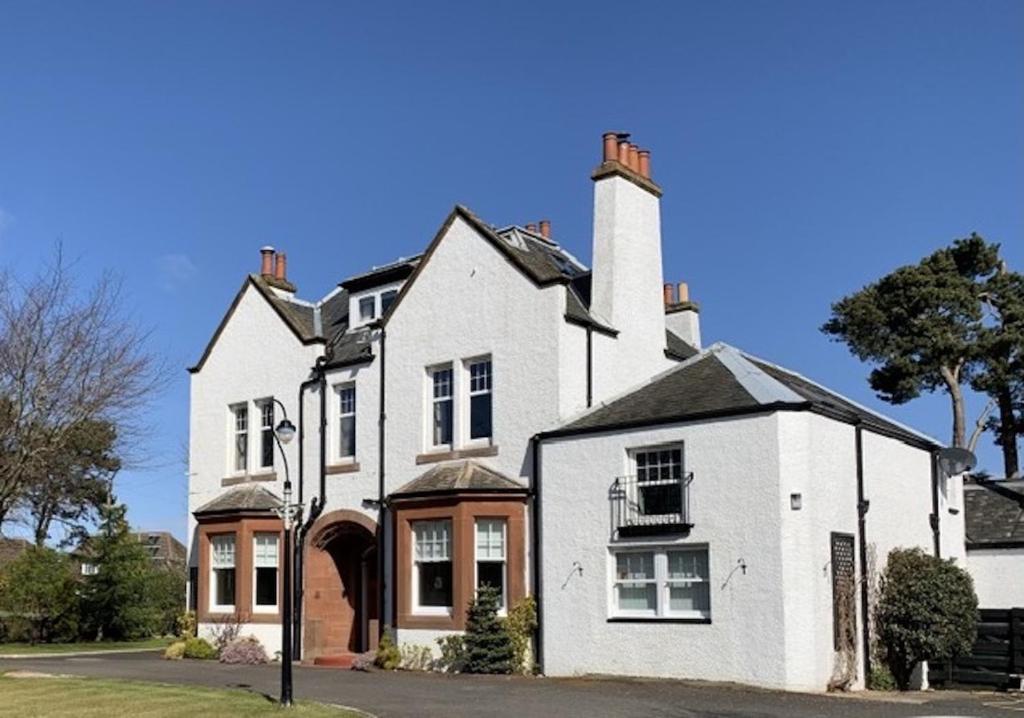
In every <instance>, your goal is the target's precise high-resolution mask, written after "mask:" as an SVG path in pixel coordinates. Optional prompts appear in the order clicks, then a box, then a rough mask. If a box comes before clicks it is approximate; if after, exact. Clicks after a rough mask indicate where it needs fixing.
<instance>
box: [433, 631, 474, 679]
mask: <svg viewBox="0 0 1024 718" xmlns="http://www.w3.org/2000/svg"><path fill="white" fill-rule="evenodd" d="M437 645H438V646H440V647H441V657H440V658H439V659H437V661H436V662H435V664H436V666H437V668H438V669H439V670H442V671H446V672H448V673H461V672H462V667H463V665H464V664H465V662H466V645H465V642H464V641H463V640H462V636H461V635H459V634H454V635H451V636H443V637H441V638H438V639H437Z"/></svg>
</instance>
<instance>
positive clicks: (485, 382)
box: [469, 359, 492, 440]
mask: <svg viewBox="0 0 1024 718" xmlns="http://www.w3.org/2000/svg"><path fill="white" fill-rule="evenodd" d="M491 378H492V370H491V360H490V359H484V360H480V361H473V362H470V364H469V438H470V439H471V440H472V439H490V438H491V434H492V428H491V411H492V402H491Z"/></svg>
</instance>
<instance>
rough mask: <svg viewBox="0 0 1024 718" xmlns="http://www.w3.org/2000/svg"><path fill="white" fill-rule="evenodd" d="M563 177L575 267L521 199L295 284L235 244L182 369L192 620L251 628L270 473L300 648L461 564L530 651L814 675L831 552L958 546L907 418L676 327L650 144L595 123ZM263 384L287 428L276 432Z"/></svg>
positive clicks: (833, 647) (830, 620) (400, 609)
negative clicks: (290, 491) (345, 270)
mask: <svg viewBox="0 0 1024 718" xmlns="http://www.w3.org/2000/svg"><path fill="white" fill-rule="evenodd" d="M592 179H593V181H594V187H595V192H594V235H593V268H592V269H588V268H587V267H586V266H585V265H584V264H583V263H582V262H580V261H579V260H577V259H576V258H575V257H573V256H572V255H570V254H569V253H568V252H566V251H565V250H564V249H562V248H561V247H560V246H559V245H558V244H557V243H556V242H555V241H554V240H553V238H552V233H551V225H550V222H546V221H545V222H541V223H540V224H539V226H537V225H532V224H530V225H527V226H525V227H521V226H508V227H504V228H498V227H493V226H491V225H488V224H486V223H485V222H483V221H481V220H480V219H478V218H477V217H475V216H474V215H473V214H472V213H471V212H470V211H469V210H467V209H465V208H463V207H456V208H455V209H454V210H453V211H452V212H451V214H450V215H449V216H448V218H447V220H446V221H445V222H444V224H443V225H442V227H441V228H440V230H439V231H438V232H437V234H436V236H435V237H434V239H433V241H431V242H430V244H429V245H428V246H427V247H426V249H425V251H424V252H423V254H422V255H418V256H416V257H411V258H403V259H400V260H398V261H396V262H393V263H391V264H388V265H385V266H382V267H376V268H373V269H372V270H371V271H368V272H363V273H359V274H352V275H350V276H349V278H347V279H345V280H344V281H342V282H341V283H340V284H339V286H338V287H337V288H335V289H334V290H333V291H331V292H330V293H328V294H327V295H326V296H324V297H323V298H322V299H320V300H318V301H312V302H307V301H303V300H300V299H298V298H296V296H295V287H294V286H292V285H291V284H290V282H289V281H288V279H287V267H286V264H285V258H284V255H283V254H276V253H275V252H274V251H273V250H272V249H270V248H264V250H262V251H263V261H262V266H261V268H260V272H259V273H258V274H254V275H251V276H249V277H247V278H246V280H245V281H244V283H243V285H242V288H241V289H240V290H239V292H238V295H237V296H236V298H235V301H234V302H233V304H232V305H231V308H230V309H229V310H228V312H227V314H226V315H225V317H224V318H223V320H222V321H221V324H220V326H219V327H218V329H217V331H216V332H215V333H214V335H213V338H212V339H211V340H210V343H209V344H208V346H207V347H206V350H205V352H204V353H203V355H202V357H201V359H200V360H199V361H198V362H197V364H196V365H195V366H194V367H192V369H191V370H190V371H191V372H192V394H191V414H190V420H191V440H190V462H191V473H190V485H189V510H190V513H191V517H190V533H191V548H190V565H191V567H192V572H191V588H192V590H191V594H190V595H191V596H192V601H193V604H194V605H195V607H196V609H197V611H198V614H199V620H200V624H201V625H202V626H203V629H204V630H207V631H209V630H212V629H213V628H214V627H215V624H216V623H217V622H218V621H223V620H228V619H230V620H238V621H241V622H243V623H244V624H245V626H244V629H243V630H245V631H247V632H251V633H255V634H256V635H258V636H259V637H260V639H261V640H263V641H264V642H265V643H266V644H267V646H268V647H269V648H270V649H271V650H276V649H278V648H279V647H280V632H279V628H278V625H279V622H280V612H279V606H280V603H281V601H280V594H281V590H280V581H281V575H280V573H281V572H280V569H279V566H280V559H281V551H280V546H281V539H280V535H279V534H280V521H279V520H278V519H277V518H276V514H275V513H274V509H275V508H276V507H278V506H279V504H280V499H281V496H282V490H283V481H284V479H285V475H286V474H288V475H289V476H290V477H291V479H292V481H293V483H294V484H295V486H296V492H297V495H298V499H299V501H300V503H301V504H302V505H303V507H304V522H303V526H302V529H301V530H300V532H299V543H300V546H301V548H300V550H299V551H298V552H297V556H296V558H297V559H298V563H299V566H298V569H297V570H298V573H299V575H298V579H297V583H298V587H299V590H298V593H297V596H296V599H297V602H296V605H297V608H298V615H297V617H296V627H297V631H296V635H297V642H298V644H299V645H298V646H297V648H299V650H300V655H301V657H302V658H303V660H307V661H315V662H319V663H322V664H331V663H334V664H338V665H343V664H345V663H347V662H348V661H350V660H351V656H352V654H353V653H357V652H360V651H363V650H367V649H369V648H372V647H373V646H374V645H375V644H376V640H377V637H378V636H379V634H380V631H381V630H382V629H383V628H384V626H390V627H392V628H393V629H394V631H395V633H396V636H397V638H398V640H399V642H403V643H405V642H409V643H418V644H423V645H428V646H431V647H434V648H436V639H437V638H438V637H439V636H443V635H446V634H449V633H452V632H458V631H461V630H463V628H464V626H465V612H466V605H467V603H468V602H469V600H470V599H471V598H472V596H473V595H474V592H475V589H476V586H477V585H480V584H482V583H484V582H486V583H490V584H492V585H496V586H498V587H500V588H501V589H502V596H503V605H504V606H505V607H508V606H510V605H513V604H514V603H515V602H517V601H518V600H520V599H521V598H522V597H523V596H525V595H527V594H533V595H535V596H536V598H537V599H538V603H539V606H540V617H541V628H540V630H539V632H538V638H537V645H536V654H537V657H538V660H539V662H540V664H541V666H542V668H543V670H544V671H545V672H546V673H548V674H552V675H574V674H584V673H618V674H624V675H652V676H677V677H690V678H702V679H710V680H730V681H741V682H745V683H752V684H759V685H765V686H776V687H784V688H824V687H825V686H826V685H828V683H829V682H830V681H831V680H833V678H834V677H835V676H836V674H837V670H838V669H837V665H839V664H842V663H843V661H844V660H845V661H846V663H845V664H844V665H845V666H846V675H847V677H848V678H849V679H851V680H853V681H854V683H855V684H860V683H862V682H863V665H864V651H863V645H862V641H863V638H862V636H863V629H864V617H865V616H866V615H867V606H866V605H865V604H864V603H863V601H864V598H865V597H868V599H869V600H870V596H869V594H870V592H869V591H867V590H866V589H867V588H869V583H870V581H858V579H859V578H860V577H862V576H868V578H869V579H870V578H871V576H872V575H873V572H874V571H875V570H877V568H878V567H880V565H881V563H882V562H884V557H885V554H886V553H887V552H888V551H889V549H890V548H892V547H895V546H910V545H919V546H924V547H927V548H928V549H929V550H934V551H936V552H939V553H941V554H942V555H944V556H953V557H956V558H957V559H959V560H962V557H963V514H962V513H961V512H960V511H959V507H960V505H961V501H962V496H961V490H960V489H959V482H952V483H950V482H947V481H946V480H944V479H942V478H941V477H939V476H938V474H937V472H936V469H935V466H936V464H935V460H934V452H935V450H936V449H937V448H938V444H937V443H936V442H934V441H933V440H931V439H929V438H928V437H925V436H923V435H921V434H919V433H917V432H915V431H913V430H911V429H908V428H906V427H903V426H901V425H899V424H897V423H895V422H893V421H891V420H888V419H886V418H884V417H882V416H879V415H877V414H875V413H874V412H871V411H869V410H867V409H865V408H863V407H861V406H858V405H856V404H854V403H853V402H851V401H849V400H847V399H844V398H843V397H841V396H838V395H836V394H835V393H833V392H830V391H828V390H827V389H825V388H823V387H821V386H819V385H817V384H815V383H813V382H812V381H810V380H808V379H805V378H803V377H801V376H799V375H797V374H795V373H793V372H789V371H787V370H785V369H782V368H780V367H777V366H775V365H773V364H770V363H768V362H766V361H763V360H760V359H757V358H756V357H752V356H750V355H748V354H746V353H744V352H742V351H740V350H738V349H735V348H732V347H729V346H726V345H722V344H714V345H712V346H710V347H708V348H706V349H703V348H702V344H701V337H700V326H699V321H698V307H697V305H696V304H694V303H693V302H691V301H690V300H689V296H688V293H687V291H686V287H685V285H679V287H678V290H677V289H676V288H675V287H674V286H673V285H671V284H664V283H663V277H662V261H661V232H660V226H661V221H660V216H659V203H660V197H661V189H660V188H659V187H658V185H657V184H655V182H654V181H653V179H652V178H651V174H650V155H649V153H648V152H647V151H645V150H640V149H639V148H638V147H637V146H636V145H632V144H630V143H629V142H628V136H623V135H616V134H613V133H609V134H606V135H605V136H604V138H603V158H602V161H601V163H600V164H599V166H598V167H597V169H596V170H595V171H594V172H593V174H592ZM282 411H286V412H287V415H288V418H289V419H291V420H292V421H293V422H295V423H297V424H299V426H300V436H299V439H298V440H297V441H295V442H293V443H291V444H289V445H287V446H284V447H276V448H275V443H274V441H273V427H274V426H275V424H276V422H278V421H280V419H281V418H282ZM282 450H283V453H282ZM284 459H287V466H286V465H285V463H284ZM859 587H864V589H865V593H864V594H862V593H861V591H860V589H859Z"/></svg>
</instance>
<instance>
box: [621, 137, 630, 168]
mask: <svg viewBox="0 0 1024 718" xmlns="http://www.w3.org/2000/svg"><path fill="white" fill-rule="evenodd" d="M619 164H620V165H626V166H627V167H628V166H629V143H628V142H626V141H622V142H619Z"/></svg>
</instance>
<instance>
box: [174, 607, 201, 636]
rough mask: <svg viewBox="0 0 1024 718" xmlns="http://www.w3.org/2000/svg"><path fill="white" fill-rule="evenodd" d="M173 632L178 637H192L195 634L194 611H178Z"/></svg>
mask: <svg viewBox="0 0 1024 718" xmlns="http://www.w3.org/2000/svg"><path fill="white" fill-rule="evenodd" d="M174 626H175V634H174V635H176V636H178V638H192V637H194V636H195V635H196V612H195V611H185V612H184V613H179V614H178V617H177V618H176V619H175V621H174Z"/></svg>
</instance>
